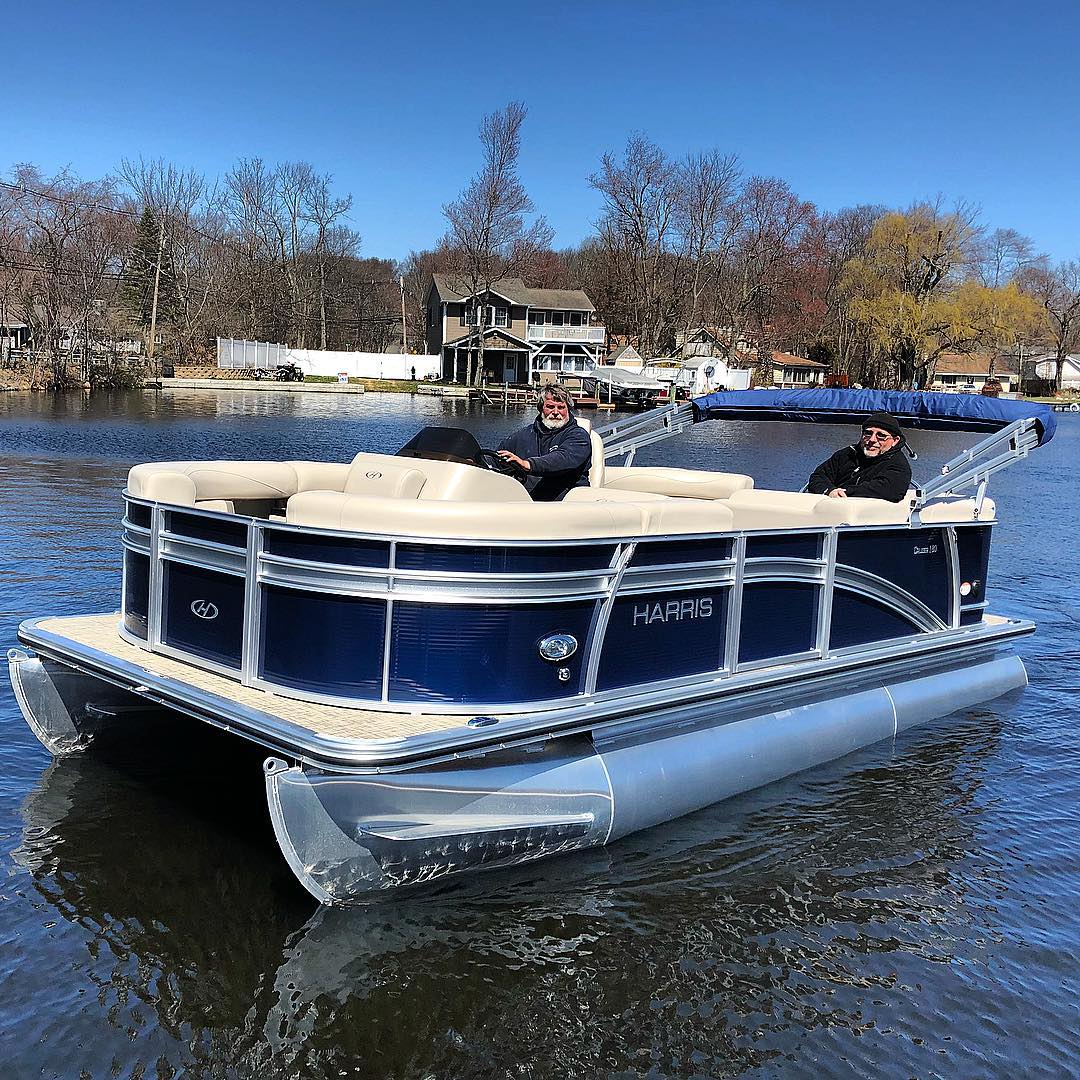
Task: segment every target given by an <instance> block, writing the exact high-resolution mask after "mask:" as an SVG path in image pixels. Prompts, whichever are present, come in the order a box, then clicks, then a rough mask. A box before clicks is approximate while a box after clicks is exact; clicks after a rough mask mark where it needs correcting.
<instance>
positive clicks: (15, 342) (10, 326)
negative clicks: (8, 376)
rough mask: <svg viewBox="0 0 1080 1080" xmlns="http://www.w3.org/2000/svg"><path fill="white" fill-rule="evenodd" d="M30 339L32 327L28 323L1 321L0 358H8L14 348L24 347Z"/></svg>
mask: <svg viewBox="0 0 1080 1080" xmlns="http://www.w3.org/2000/svg"><path fill="white" fill-rule="evenodd" d="M29 340H30V327H29V326H27V325H26V323H21V322H10V321H9V322H6V323H0V359H3V360H6V359H7V357H8V354H9V353H10V352H11V350H12V349H24V348H26V343H27V342H28V341H29Z"/></svg>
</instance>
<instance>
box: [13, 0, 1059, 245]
mask: <svg viewBox="0 0 1080 1080" xmlns="http://www.w3.org/2000/svg"><path fill="white" fill-rule="evenodd" d="M4 40H5V48H4V54H5V62H4V65H3V70H4V79H3V86H2V87H0V117H2V128H0V129H2V130H3V134H4V138H3V150H2V151H0V170H2V171H4V172H6V171H7V169H8V168H9V167H10V166H11V165H12V164H14V163H15V162H17V161H30V162H33V163H35V164H37V165H38V166H39V167H41V168H42V169H43V170H45V171H49V172H51V171H54V170H56V169H58V168H61V167H63V166H65V165H67V166H70V167H71V168H72V169H73V170H74V171H75V172H77V173H79V174H80V175H82V176H85V177H95V176H99V175H102V174H103V173H106V172H108V171H110V170H112V169H114V168H115V166H116V164H117V163H118V162H119V160H120V159H121V158H123V157H138V156H139V155H142V156H144V157H158V156H161V157H165V158H168V159H170V160H172V161H175V162H177V163H178V164H182V165H186V166H192V167H194V168H197V169H199V170H200V171H203V172H205V173H206V174H208V175H212V176H216V175H220V174H221V173H223V172H225V171H226V170H227V169H228V168H229V166H230V165H231V164H232V162H233V161H235V160H236V159H237V158H238V157H241V156H260V157H262V158H264V159H266V160H267V161H270V162H276V161H281V160H297V159H301V160H308V161H310V162H312V164H314V165H315V166H316V167H317V168H319V169H320V170H321V171H324V172H329V173H331V174H332V175H333V176H334V178H335V186H336V188H337V190H339V191H343V192H344V191H348V192H351V193H352V194H353V196H354V200H355V201H354V207H353V211H352V225H353V227H354V228H356V229H358V230H359V231H360V232H361V234H362V235H363V251H364V254H367V255H378V256H383V257H389V258H397V257H401V256H403V255H405V254H407V253H408V251H409V250H410V249H414V248H421V247H427V246H431V245H432V244H433V243H434V241H435V240H436V239H437V238H438V237H439V235H441V233H442V232H443V231H444V228H445V222H444V220H443V218H442V214H441V206H442V205H443V204H444V203H445V202H447V201H449V200H451V199H453V198H454V197H455V196H456V195H457V193H458V192H459V191H460V190H461V188H462V187H463V185H464V184H465V183H466V182H467V180H468V179H469V177H470V176H471V175H472V174H473V172H475V170H476V168H477V167H478V165H479V162H480V147H479V142H478V139H477V135H476V131H477V124H478V122H479V120H480V117H481V116H482V115H483V114H484V113H486V112H490V111H492V110H493V109H496V108H499V107H501V106H502V105H504V104H505V103H506V102H507V101H509V100H512V99H515V98H516V99H520V100H522V101H524V102H525V103H526V105H527V106H528V108H529V119H528V122H527V126H526V129H525V141H524V149H523V154H522V161H521V174H522V178H523V180H524V181H525V184H526V187H527V189H528V190H529V193H530V194H531V196H532V198H533V200H534V202H535V203H536V204H537V207H538V208H539V209H540V210H541V211H542V212H543V213H544V214H545V215H546V216H547V218H548V220H549V221H550V223H551V224H552V226H553V227H554V229H555V234H556V235H555V243H556V245H557V246H561V245H568V244H574V243H577V242H578V241H580V240H581V239H582V238H583V237H584V236H586V235H587V234H588V233H589V231H590V229H591V223H592V222H593V221H594V220H595V218H596V216H597V212H598V206H599V200H598V198H597V196H596V193H595V192H593V191H592V190H591V189H590V188H589V186H588V182H587V177H588V175H589V173H590V172H593V171H594V170H595V169H596V167H597V163H598V161H599V158H600V155H601V154H602V153H603V152H604V151H605V150H616V151H617V150H619V149H620V148H621V147H622V145H623V143H624V142H625V140H626V137H627V135H628V134H629V133H630V132H631V131H634V130H640V131H643V132H645V133H646V134H647V135H648V136H649V137H650V138H652V139H653V140H654V141H655V142H657V143H659V144H660V145H661V146H663V147H664V148H665V149H666V150H667V151H668V152H670V153H671V154H673V155H676V156H681V155H682V154H684V153H686V152H687V151H690V150H700V149H710V148H712V147H719V148H720V149H721V150H723V151H724V152H725V153H734V154H737V155H738V156H739V158H740V159H741V161H742V164H743V167H744V170H745V171H746V172H748V173H761V174H767V175H775V176H780V177H782V178H783V179H785V180H786V181H787V182H788V183H789V184H790V185H791V186H792V187H793V188H794V189H795V191H796V192H797V193H798V194H799V195H801V196H802V197H804V198H807V199H810V200H812V201H813V202H815V203H816V204H817V205H818V206H820V207H822V208H824V209H829V210H833V209H838V208H840V207H842V206H847V205H852V204H855V203H860V202H870V203H883V204H886V205H890V206H904V205H907V204H908V203H910V202H911V201H913V200H915V199H918V198H926V197H933V196H935V195H937V194H939V193H940V194H942V195H944V196H945V197H946V198H947V199H948V200H952V199H954V198H958V197H962V198H965V199H967V200H969V201H971V202H973V203H975V204H977V205H979V206H980V207H981V208H982V219H983V221H984V222H985V223H986V224H988V225H989V226H990V227H991V228H996V227H1003V228H1004V227H1008V228H1015V229H1017V230H1019V231H1020V232H1022V233H1025V234H1027V235H1028V236H1030V237H1031V238H1032V239H1033V240H1034V241H1035V243H1036V246H1037V247H1038V248H1039V249H1040V250H1042V251H1045V252H1047V253H1048V254H1050V255H1051V256H1052V257H1053V258H1054V259H1066V258H1080V199H1078V198H1077V192H1078V185H1077V177H1078V175H1080V108H1078V106H1080V53H1078V52H1077V47H1076V42H1077V41H1078V40H1080V4H1076V3H1070V2H1067V0H1062V2H1060V3H1058V4H1040V3H1026V4H1016V3H1007V4H1006V3H1000V2H999V0H990V2H986V3H979V4H972V3H966V2H965V3H949V2H945V3H937V4H924V3H920V2H909V3H894V4H888V5H877V4H871V3H865V2H852V3H796V2H792V0H771V2H764V3H749V2H746V0H743V2H741V3H726V2H717V3H693V2H685V0H668V2H664V3H639V2H633V0H628V2H623V3H613V2H598V3H589V2H587V0H580V2H578V3H563V2H561V0H552V2H547V3H543V4H537V5H530V4H524V5H512V4H491V3H468V2H465V3H459V4H456V5H455V4H448V3H445V2H443V3H428V2H426V0H413V2H411V3H406V4H402V5H400V6H398V7H393V6H391V5H390V4H387V3H385V2H383V3H370V2H353V3H327V2H323V0H308V2H306V3H304V4H293V5H285V4H274V3H269V2H267V3H230V2H228V0H223V2H221V3H217V4H210V3H206V2H205V0H198V2H195V3H186V4H184V3H177V4H174V5H171V6H166V5H160V6H159V5H150V4H146V5H142V4H140V5H136V4H134V3H132V4H120V3H113V2H104V3H93V4H87V3H85V0H83V2H80V3H72V2H70V0H53V2H51V3H49V4H22V5H18V8H17V9H16V10H8V12H7V13H6V15H5V17H4Z"/></svg>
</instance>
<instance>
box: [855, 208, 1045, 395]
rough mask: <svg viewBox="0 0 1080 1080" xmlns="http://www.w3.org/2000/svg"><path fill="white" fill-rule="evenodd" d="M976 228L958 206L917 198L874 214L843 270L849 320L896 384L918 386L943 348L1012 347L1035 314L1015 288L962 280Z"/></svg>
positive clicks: (929, 375) (924, 382) (930, 373)
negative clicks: (878, 354) (863, 243)
mask: <svg viewBox="0 0 1080 1080" xmlns="http://www.w3.org/2000/svg"><path fill="white" fill-rule="evenodd" d="M977 235H978V234H977V230H976V228H975V224H974V221H973V218H972V215H971V214H970V213H968V212H966V211H965V210H964V209H963V208H960V209H958V210H955V211H953V212H950V213H943V212H942V210H941V208H940V207H939V206H937V205H933V204H929V203H919V204H916V205H915V206H912V207H911V208H910V209H908V210H907V211H904V212H894V213H888V214H884V215H882V217H881V218H880V219H879V220H878V221H877V223H876V224H875V225H874V228H873V230H872V231H871V234H870V238H869V240H868V241H867V243H866V246H865V248H864V250H863V252H862V254H861V255H859V256H857V257H856V258H854V259H852V260H851V261H850V262H849V263H848V266H847V268H846V273H845V278H846V285H847V288H848V289H849V291H850V295H851V300H850V301H849V304H848V314H849V317H850V318H851V319H852V320H853V321H854V322H855V323H857V324H858V325H860V326H861V327H862V328H863V329H864V330H865V331H866V333H867V336H868V338H869V339H870V341H871V342H873V344H874V345H875V346H876V347H877V348H878V349H879V350H880V351H881V353H882V354H883V355H884V356H885V357H886V358H887V359H888V360H889V362H890V367H891V368H892V370H893V372H894V373H895V376H894V377H895V379H896V381H897V383H898V384H899V385H900V386H901V387H903V388H906V389H911V388H918V387H926V386H928V385H929V384H930V382H931V381H932V379H933V372H934V366H935V364H936V362H937V358H938V357H939V356H940V355H941V354H942V353H943V352H946V351H953V352H974V351H976V350H977V349H981V348H991V347H1000V346H1006V345H1011V344H1013V343H1014V342H1015V341H1016V340H1017V339H1018V337H1019V336H1020V335H1021V334H1023V333H1025V332H1026V331H1028V330H1029V328H1030V327H1032V326H1033V325H1034V324H1035V322H1036V321H1037V319H1038V318H1039V311H1038V305H1037V304H1036V303H1034V302H1033V301H1032V300H1031V298H1030V297H1028V296H1025V295H1024V294H1023V293H1021V292H1020V291H1019V290H1018V289H1017V288H1016V287H1015V286H1013V285H1008V286H1006V287H1004V288H990V287H988V286H985V285H982V284H980V283H979V282H977V281H975V280H965V271H966V270H967V268H968V266H969V264H970V261H971V259H972V257H973V255H974V253H975V242H976V239H977Z"/></svg>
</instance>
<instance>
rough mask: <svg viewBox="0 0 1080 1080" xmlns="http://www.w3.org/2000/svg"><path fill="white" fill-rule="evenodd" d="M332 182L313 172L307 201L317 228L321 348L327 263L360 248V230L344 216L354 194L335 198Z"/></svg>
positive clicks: (315, 246) (313, 248) (324, 336)
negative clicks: (344, 219) (345, 223)
mask: <svg viewBox="0 0 1080 1080" xmlns="http://www.w3.org/2000/svg"><path fill="white" fill-rule="evenodd" d="M330 184H331V177H330V176H329V175H325V176H318V175H313V178H312V183H311V184H310V185H309V186H308V189H307V192H306V193H305V196H304V202H303V209H304V214H305V216H306V219H307V221H308V222H310V223H311V225H312V226H313V228H314V235H313V237H312V238H311V244H310V250H311V253H312V255H313V257H314V260H315V267H316V271H317V274H318V279H317V285H316V290H315V293H316V297H317V303H318V308H319V348H320V349H325V348H326V347H327V344H326V343H327V322H326V317H327V301H328V296H327V291H326V270H327V265H328V263H329V261H330V260H331V259H337V260H340V259H344V258H346V257H349V256H352V257H355V256H356V255H357V254H358V252H359V251H360V234H359V233H357V232H354V231H353V230H352V229H349V228H347V227H346V226H344V225H343V224H342V223H341V220H340V219H341V218H343V217H345V215H346V214H348V212H349V210H350V209H351V208H352V196H351V195H347V196H346V197H345V198H343V199H337V198H334V196H333V195H332V194H331V192H330Z"/></svg>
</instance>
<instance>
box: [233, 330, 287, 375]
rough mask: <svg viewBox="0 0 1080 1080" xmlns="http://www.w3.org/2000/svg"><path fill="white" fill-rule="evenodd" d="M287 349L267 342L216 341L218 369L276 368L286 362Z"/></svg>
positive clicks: (285, 346) (284, 346)
mask: <svg viewBox="0 0 1080 1080" xmlns="http://www.w3.org/2000/svg"><path fill="white" fill-rule="evenodd" d="M288 351H289V347H288V346H287V345H274V344H272V343H271V342H269V341H238V340H236V339H235V338H220V337H219V338H218V339H217V366H218V367H219V368H276V367H277V366H278V364H284V363H285V362H286V360H287V354H288Z"/></svg>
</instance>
